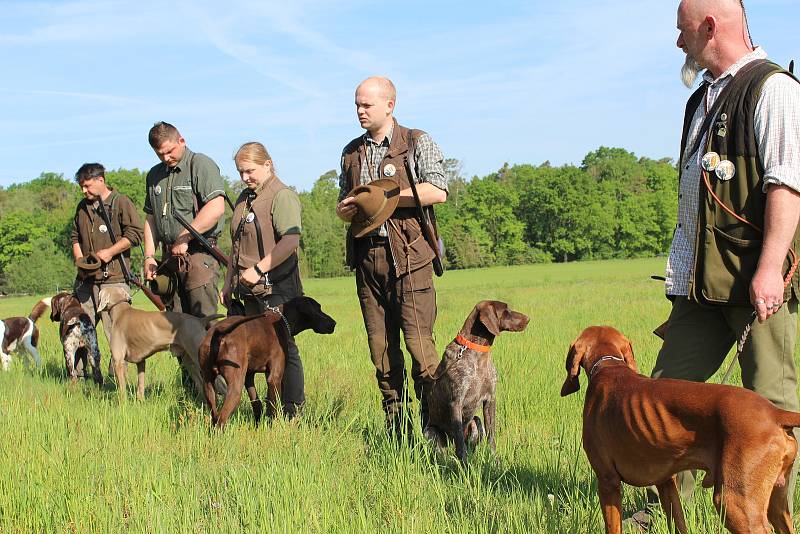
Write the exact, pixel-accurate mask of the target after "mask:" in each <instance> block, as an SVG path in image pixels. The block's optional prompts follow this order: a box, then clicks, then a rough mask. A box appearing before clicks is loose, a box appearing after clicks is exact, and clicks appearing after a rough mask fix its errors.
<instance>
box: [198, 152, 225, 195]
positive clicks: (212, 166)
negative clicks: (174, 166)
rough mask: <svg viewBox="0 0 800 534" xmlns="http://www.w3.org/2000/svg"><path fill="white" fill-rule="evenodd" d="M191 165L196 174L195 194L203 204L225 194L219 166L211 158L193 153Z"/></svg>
mask: <svg viewBox="0 0 800 534" xmlns="http://www.w3.org/2000/svg"><path fill="white" fill-rule="evenodd" d="M192 165H193V166H194V172H195V174H196V175H197V195H198V196H199V197H200V199H201V201H202V202H203V204H205V203H206V202H208V201H209V200H211V199H214V198H216V197H218V196H221V195H224V194H225V184H224V183H223V181H222V175H221V174H220V173H219V167H217V164H216V163H214V161H213V160H212V159H211V158H209V157H208V156H206V155H205V154H195V155H194V162H193V163H192Z"/></svg>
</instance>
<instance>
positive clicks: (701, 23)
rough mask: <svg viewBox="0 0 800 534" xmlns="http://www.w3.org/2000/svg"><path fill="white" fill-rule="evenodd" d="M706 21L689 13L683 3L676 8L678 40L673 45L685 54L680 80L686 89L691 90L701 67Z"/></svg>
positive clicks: (705, 43) (705, 41)
mask: <svg viewBox="0 0 800 534" xmlns="http://www.w3.org/2000/svg"><path fill="white" fill-rule="evenodd" d="M705 29H706V21H705V20H703V19H702V18H700V17H698V16H696V14H692V13H690V10H689V9H688V8H687V7H686V4H685V3H683V2H682V3H681V5H680V6H679V7H678V32H679V33H678V40H677V42H676V43H675V44H676V45H677V47H678V48H680V49H681V50H683V52H684V53H685V54H686V60H685V61H684V64H683V67H682V68H681V79H682V80H683V83H684V84H685V85H686V87H689V88H691V87H692V86H693V84H694V81H695V79H696V78H697V75H698V74H699V72H700V70H702V69H703V68H704V67H705V66H704V65H703V60H702V58H703V54H704V52H705V50H706V45H707V44H708V40H707V39H706V32H705Z"/></svg>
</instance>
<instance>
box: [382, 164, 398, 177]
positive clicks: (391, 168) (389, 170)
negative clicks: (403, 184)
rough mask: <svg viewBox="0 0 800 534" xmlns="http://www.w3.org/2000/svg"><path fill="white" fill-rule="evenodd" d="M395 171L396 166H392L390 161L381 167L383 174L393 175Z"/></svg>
mask: <svg viewBox="0 0 800 534" xmlns="http://www.w3.org/2000/svg"><path fill="white" fill-rule="evenodd" d="M396 172H397V169H396V168H395V166H394V165H392V164H391V163H389V164H388V165H386V166H385V167H384V168H383V175H384V176H394V174H395V173H396Z"/></svg>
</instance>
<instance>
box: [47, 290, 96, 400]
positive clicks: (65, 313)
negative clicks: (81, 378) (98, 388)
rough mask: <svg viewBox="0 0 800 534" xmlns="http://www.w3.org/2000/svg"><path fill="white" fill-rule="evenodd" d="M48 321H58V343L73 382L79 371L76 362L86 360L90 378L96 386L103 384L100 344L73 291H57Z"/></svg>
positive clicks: (68, 374) (92, 325)
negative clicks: (90, 372) (89, 369)
mask: <svg viewBox="0 0 800 534" xmlns="http://www.w3.org/2000/svg"><path fill="white" fill-rule="evenodd" d="M50 308H51V310H50V320H51V321H54V322H59V323H60V327H59V333H60V337H61V345H62V346H63V347H64V363H65V364H66V367H67V376H68V377H69V378H70V380H72V382H76V381H77V380H78V373H77V371H76V369H75V363H76V362H77V361H78V360H79V359H85V361H86V364H87V365H89V366H91V367H92V377H93V378H94V381H95V382H97V384H98V385H102V384H103V373H102V372H101V371H100V347H99V346H98V344H97V331H96V330H95V328H94V324H92V320H91V318H89V316H88V315H87V314H86V312H84V311H83V308H82V307H81V303H80V302H79V301H78V299H77V298H75V295H73V294H72V293H66V292H64V293H59V294H58V295H56V296H55V297H53V298H52V300H51V301H50Z"/></svg>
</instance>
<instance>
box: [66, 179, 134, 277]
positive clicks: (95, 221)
mask: <svg viewBox="0 0 800 534" xmlns="http://www.w3.org/2000/svg"><path fill="white" fill-rule="evenodd" d="M101 202H102V201H101ZM92 204H93V201H89V200H87V199H85V198H84V199H83V200H81V201H80V202H79V203H78V207H77V209H76V210H75V220H74V223H73V224H74V227H73V228H74V231H73V240H74V242H77V243H78V244H79V245H80V246H81V250H82V251H83V255H84V256H88V255H89V254H90V253H94V252H97V251H98V250H103V249H107V248H110V247H111V246H112V245H113V244H114V242H113V241H112V240H111V232H109V231H108V228H107V227H106V223H105V221H104V220H103V217H102V215H100V212H99V211H98V210H96V209H95V208H94V206H93V205H92ZM103 204H104V205H105V207H106V212H107V213H108V216H109V218H110V219H111V229H112V230H113V231H114V236H115V237H116V238H117V240H118V241H119V240H120V239H122V238H123V237H128V239H129V241H131V247H134V246H136V245H138V244H139V242H140V239H141V234H142V228H140V227H138V226H137V228H136V230H135V232H134V234H135V237H134V235H133V234H131V235H126V233H125V230H126V227H128V226H131V225H135V224H137V223H136V221H139V215H138V214H137V213H136V208H134V206H133V203H132V202H131V201H130V199H128V197H126V196H125V195H123V194H120V193H118V192H117V191H115V190H112V191H111V194H110V195H109V196H108V198H106V200H105V202H103ZM138 224H141V223H138ZM121 255H122V257H123V258H124V261H125V264H126V265H127V266H128V267H130V256H131V249H130V248H129V249H128V250H126V251H125V252H123V253H122V254H121ZM103 272H105V273H108V276H106V277H103ZM97 281H98V282H102V283H109V284H110V283H121V282H125V276H124V275H123V274H122V267H120V264H119V260H118V259H117V257H114V259H112V260H111V262H109V263H108V264H106V265H105V268H104V269H102V270H100V271H98V273H97Z"/></svg>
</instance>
